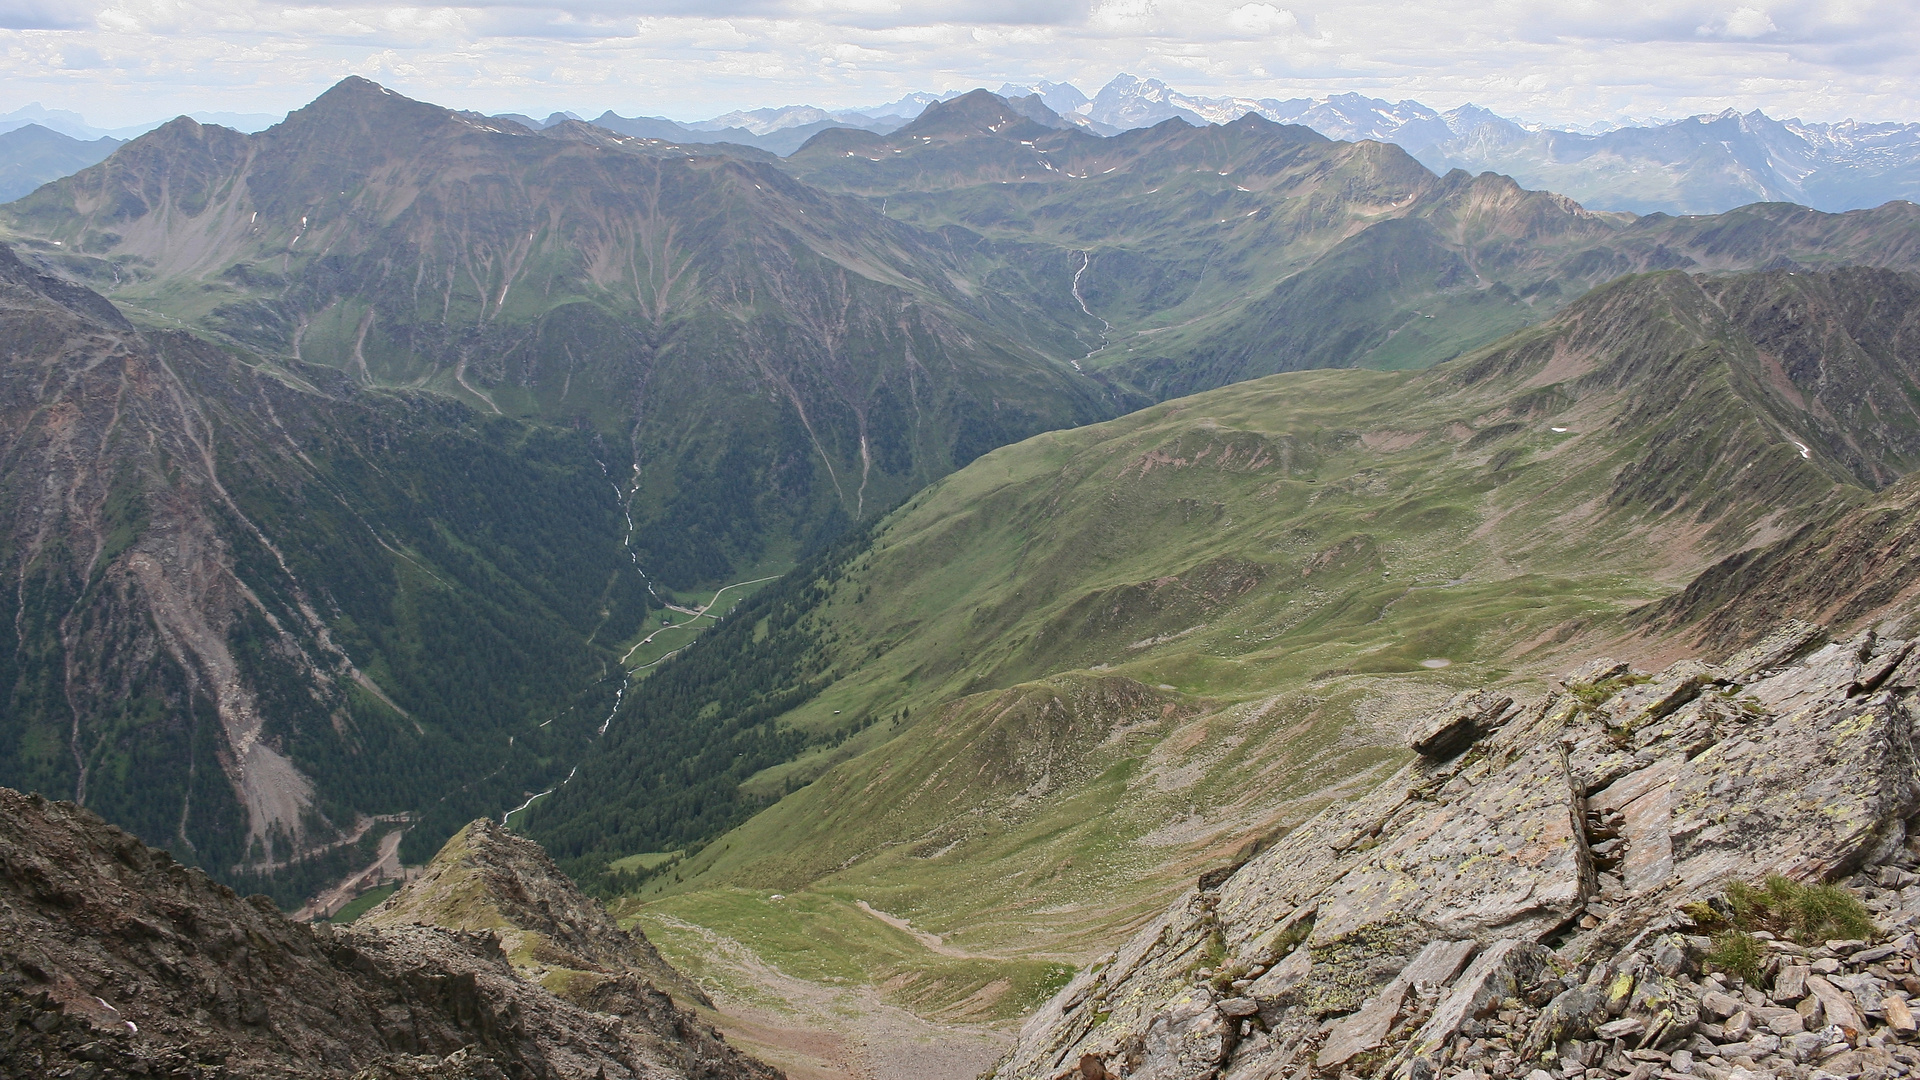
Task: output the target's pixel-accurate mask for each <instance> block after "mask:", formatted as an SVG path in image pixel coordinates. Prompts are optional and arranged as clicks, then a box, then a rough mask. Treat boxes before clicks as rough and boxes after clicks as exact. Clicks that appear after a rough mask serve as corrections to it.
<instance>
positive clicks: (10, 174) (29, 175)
mask: <svg viewBox="0 0 1920 1080" xmlns="http://www.w3.org/2000/svg"><path fill="white" fill-rule="evenodd" d="M120 143H121V140H119V139H116V138H114V137H113V136H111V135H102V136H101V137H100V138H98V139H93V140H90V141H82V140H80V139H76V138H73V137H72V136H70V135H63V134H61V133H60V132H58V131H54V130H53V129H51V128H47V127H43V126H41V125H39V124H28V125H26V126H24V127H17V128H14V129H13V130H11V131H7V132H0V202H11V201H13V200H14V199H17V198H19V197H20V196H22V195H25V194H27V193H29V192H31V191H32V190H33V189H34V188H37V187H39V186H40V185H41V184H45V183H48V182H50V181H54V180H58V179H60V178H61V177H63V176H71V175H73V174H74V173H77V172H79V171H80V170H81V169H84V168H86V167H87V166H89V165H92V164H95V163H96V162H100V161H105V160H106V157H107V155H108V154H111V153H113V152H114V151H115V150H117V149H119V148H120Z"/></svg>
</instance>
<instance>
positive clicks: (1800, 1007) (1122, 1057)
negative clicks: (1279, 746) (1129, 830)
mask: <svg viewBox="0 0 1920 1080" xmlns="http://www.w3.org/2000/svg"><path fill="white" fill-rule="evenodd" d="M1824 642H1825V637H1824V635H1823V634H1822V633H1821V632H1820V631H1819V630H1818V628H1816V627H1812V626H1808V625H1806V624H1793V625H1789V626H1787V627H1785V628H1783V629H1782V630H1781V631H1780V632H1778V633H1776V634H1774V635H1772V636H1770V637H1769V638H1767V639H1765V640H1763V641H1761V642H1760V643H1759V644H1757V645H1755V646H1753V647H1752V648H1750V649H1748V650H1747V651H1746V652H1743V653H1741V654H1739V655H1737V656H1734V657H1732V658H1730V659H1728V660H1727V661H1725V662H1724V663H1722V664H1719V665H1707V664H1703V663H1699V662H1697V661H1684V662H1682V663H1680V664H1677V665H1675V666H1674V667H1672V668H1670V669H1668V670H1667V671H1664V672H1661V673H1659V674H1658V675H1650V674H1647V673H1644V672H1637V671H1634V670H1632V669H1630V668H1629V667H1628V665H1626V664H1621V663H1617V662H1613V661H1606V660H1602V661H1596V662H1594V663H1592V664H1589V665H1587V666H1585V667H1584V668H1582V669H1581V670H1580V671H1578V672H1575V673H1573V674H1571V675H1569V676H1567V677H1566V678H1565V679H1564V680H1563V681H1562V685H1561V686H1560V688H1558V689H1557V690H1555V691H1554V692H1552V693H1550V694H1548V695H1547V696H1546V697H1545V698H1543V699H1541V700H1537V701H1533V702H1531V703H1527V704H1523V705H1513V704H1511V703H1509V702H1506V701H1504V700H1503V699H1502V698H1500V697H1499V696H1494V695H1478V696H1463V697H1461V698H1458V699H1456V700H1455V701H1454V702H1452V703H1450V704H1449V706H1448V707H1447V708H1446V709H1445V710H1442V712H1440V713H1438V714H1435V715H1434V716H1432V717H1429V718H1427V719H1426V720H1425V721H1422V722H1420V723H1418V724H1416V725H1415V731H1414V735H1413V737H1412V741H1413V742H1414V743H1415V744H1418V745H1421V746H1422V747H1423V748H1424V749H1425V751H1426V752H1425V753H1423V755H1422V756H1421V757H1419V758H1418V759H1416V760H1414V761H1412V762H1411V763H1409V764H1408V765H1406V766H1405V767H1404V768H1403V769H1401V770H1400V772H1399V773H1397V774H1396V775H1395V776H1393V777H1392V778H1391V779H1389V780H1388V781H1387V782H1385V783H1383V784H1382V785H1380V786H1379V787H1378V788H1377V789H1375V790H1374V791H1373V792H1372V793H1370V794H1368V795H1366V796H1365V797H1362V798H1360V799H1357V800H1355V801H1352V802H1349V803H1344V804H1340V805H1336V806H1333V807H1329V808H1328V809H1327V810H1325V811H1324V812H1322V813H1321V814H1320V815H1318V816H1317V817H1315V818H1313V819H1311V820H1309V821H1308V822H1306V823H1305V824H1303V825H1302V826H1300V827H1299V828H1298V829H1296V830H1294V831H1293V832H1292V833H1291V834H1289V835H1288V836H1286V837H1285V838H1283V839H1282V840H1280V841H1279V842H1278V843H1277V844H1275V845H1274V846H1273V847H1272V848H1270V849H1268V850H1267V851H1265V852H1263V853H1262V854H1260V855H1258V856H1257V857H1255V858H1254V859H1253V860H1251V861H1249V862H1248V863H1246V864H1245V865H1244V866H1242V867H1240V868H1239V869H1238V870H1237V871H1235V872H1234V873H1232V874H1231V875H1230V876H1226V877H1225V878H1224V879H1223V880H1217V876H1216V875H1209V876H1208V877H1206V878H1203V879H1202V887H1198V888H1195V889H1193V890H1190V891H1189V892H1188V893H1187V894H1186V895H1185V896H1183V897H1182V898H1181V899H1180V900H1179V901H1178V902H1177V903H1175V904H1174V905H1173V906H1172V907H1170V908H1169V909H1168V910H1167V911H1166V913H1165V914H1163V915H1162V916H1161V917H1160V918H1159V919H1158V920H1156V921H1155V922H1154V923H1152V924H1150V925H1148V926H1147V927H1146V928H1144V929H1143V930H1142V931H1140V932H1139V933H1138V934H1136V935H1135V936H1134V937H1133V939H1132V940H1130V941H1129V942H1128V943H1127V944H1126V945H1125V946H1123V947H1121V948H1120V949H1118V950H1116V951H1115V952H1113V953H1111V954H1109V955H1108V956H1106V957H1104V958H1103V959H1102V960H1101V961H1100V962H1098V963H1096V964H1094V965H1091V966H1090V967H1088V968H1087V969H1085V970H1083V971H1082V972H1081V973H1080V974H1079V975H1078V976H1077V977H1076V978H1075V979H1074V980H1073V982H1072V983H1071V984H1070V985H1068V986H1067V987H1066V988H1065V989H1064V990H1063V991H1061V993H1060V994H1059V995H1058V996H1056V997H1055V998H1054V999H1053V1000H1052V1001H1051V1002H1049V1003H1048V1004H1047V1005H1046V1006H1044V1007H1043V1008H1042V1009H1041V1010H1040V1011H1039V1012H1038V1013H1036V1014H1035V1015H1034V1016H1033V1017H1032V1018H1031V1019H1030V1020H1029V1022H1028V1023H1027V1025H1026V1026H1025V1027H1024V1029H1023V1030H1022V1031H1021V1033H1020V1037H1019V1040H1018V1042H1017V1044H1016V1047H1015V1049H1014V1051H1013V1052H1012V1054H1011V1055H1010V1057H1009V1058H1008V1059H1007V1060H1006V1061H1005V1062H1004V1063H1003V1064H1002V1066H1001V1067H1000V1069H999V1071H998V1073H997V1076H998V1077H1000V1078H1001V1080H1055V1078H1058V1077H1061V1076H1063V1075H1064V1074H1065V1072H1066V1071H1068V1070H1071V1069H1078V1070H1080V1071H1081V1072H1082V1074H1083V1075H1089V1076H1091V1075H1093V1074H1095V1073H1100V1074H1111V1075H1116V1076H1127V1077H1153V1078H1155V1080H1211V1078H1213V1077H1215V1076H1222V1075H1224V1076H1226V1077H1230V1078H1234V1080H1239V1078H1245V1080H1254V1078H1265V1077H1279V1076H1288V1077H1295V1078H1306V1077H1311V1076H1316V1075H1318V1076H1334V1075H1351V1076H1356V1077H1358V1076H1382V1077H1384V1076H1394V1077H1400V1078H1412V1080H1426V1078H1430V1077H1434V1076H1436V1075H1444V1076H1455V1075H1466V1074H1468V1073H1469V1072H1471V1073H1473V1074H1474V1075H1477V1076H1479V1077H1486V1076H1488V1075H1491V1076H1494V1077H1510V1076H1523V1075H1529V1074H1530V1070H1533V1069H1535V1068H1541V1069H1544V1070H1547V1071H1546V1072H1532V1073H1531V1074H1530V1080H1547V1078H1550V1077H1569V1078H1571V1077H1576V1076H1582V1075H1588V1076H1605V1075H1617V1076H1632V1077H1635V1078H1636V1080H1648V1078H1649V1077H1651V1076H1653V1075H1654V1074H1656V1073H1659V1074H1661V1075H1665V1076H1671V1077H1685V1076H1688V1075H1692V1076H1697V1077H1703V1078H1708V1080H1720V1078H1722V1077H1734V1076H1739V1075H1741V1073H1740V1070H1743V1069H1744V1070H1747V1072H1748V1074H1749V1075H1753V1074H1767V1073H1772V1074H1777V1075H1794V1076H1801V1077H1805V1076H1809V1075H1816V1076H1817V1075H1819V1074H1818V1073H1817V1072H1815V1070H1816V1069H1817V1068H1824V1069H1825V1070H1826V1071H1827V1072H1828V1073H1830V1074H1833V1075H1841V1076H1864V1075H1868V1071H1869V1070H1873V1069H1878V1070H1880V1071H1879V1072H1878V1073H1876V1074H1873V1075H1877V1076H1880V1077H1885V1076H1887V1075H1890V1074H1893V1073H1900V1074H1903V1075H1904V1074H1905V1073H1907V1072H1908V1071H1910V1068H1911V1067H1914V1066H1920V1055H1916V1054H1914V1053H1913V1052H1911V1051H1909V1050H1908V1049H1906V1047H1905V1046H1904V1045H1903V1044H1902V1043H1901V1042H1900V1040H1901V1039H1902V1038H1905V1037H1907V1036H1910V1035H1912V1034H1913V1031H1914V1021H1913V1018H1912V1016H1911V1012H1912V1009H1913V1008H1914V1007H1915V1006H1914V1004H1913V1003H1912V1002H1911V1001H1910V995H1913V994H1920V979H1916V969H1915V966H1914V965H1915V963H1916V962H1920V955H1917V950H1916V947H1915V941H1914V938H1913V936H1912V935H1911V934H1910V933H1907V932H1908V931H1911V930H1912V929H1913V928H1914V927H1915V926H1916V925H1920V888H1912V887H1911V886H1912V884H1914V883H1920V877H1916V876H1915V875H1914V874H1912V873H1910V872H1909V871H1908V869H1907V868H1908V867H1911V866H1912V865H1913V864H1914V862H1915V856H1914V853H1913V851H1912V849H1911V847H1910V845H1909V844H1908V842H1907V841H1908V825H1909V822H1910V820H1911V819H1913V818H1914V815H1915V814H1916V812H1920V776H1917V775H1916V760H1915V744H1914V740H1915V733H1914V704H1913V698H1914V694H1915V691H1916V689H1917V688H1920V650H1917V649H1916V643H1915V642H1912V641H1906V640H1898V639H1891V638H1882V637H1876V636H1875V635H1874V634H1872V633H1867V634H1863V635H1861V636H1859V637H1856V638H1853V639H1851V640H1848V641H1845V642H1839V643H1831V644H1823V643H1824ZM1462 740H1465V744H1464V745H1460V743H1461V741H1462ZM1763 879H1768V880H1772V881H1775V882H1777V883H1783V884H1781V887H1782V888H1790V887H1792V888H1797V886H1790V885H1788V884H1785V883H1790V882H1829V881H1847V882H1848V883H1849V884H1851V885H1852V886H1854V888H1855V894H1856V895H1859V896H1864V897H1865V898H1866V904H1867V907H1869V908H1871V909H1873V910H1874V912H1875V914H1876V916H1877V918H1878V924H1877V926H1876V929H1875V935H1873V936H1877V937H1886V938H1892V939H1893V940H1891V941H1890V942H1889V943H1888V944H1885V945H1879V946H1874V945H1872V944H1871V943H1870V942H1869V941H1867V940H1865V939H1858V940H1849V941H1837V940H1836V941H1822V940H1803V941H1800V942H1797V943H1796V942H1794V941H1790V940H1786V939H1785V935H1782V936H1776V935H1775V934H1773V933H1770V932H1766V931H1758V932H1756V933H1752V934H1749V933H1747V932H1746V931H1745V930H1738V931H1736V930H1731V929H1729V928H1728V926H1727V925H1725V924H1724V918H1731V917H1733V916H1731V915H1729V914H1727V913H1729V912H1733V911H1735V910H1745V909H1736V907H1730V906H1729V901H1727V900H1725V899H1722V897H1723V895H1725V896H1734V897H1738V896H1744V895H1746V894H1745V893H1742V892H1741V889H1742V886H1743V885H1744V884H1745V883H1752V882H1758V881H1761V880H1763ZM1896 889H1897V891H1896ZM1796 895H1798V894H1796ZM1809 895H1813V894H1809ZM1818 895H1819V896H1821V897H1826V898H1827V899H1826V900H1823V901H1822V902H1823V903H1828V904H1829V905H1831V904H1834V903H1839V901H1835V900H1832V898H1831V896H1830V895H1829V894H1826V893H1820V894H1818ZM1748 914H1751V912H1749V913H1748ZM1741 917H1743V918H1744V917H1746V916H1741ZM1716 926H1717V928H1718V932H1719V933H1721V935H1722V936H1721V937H1720V938H1714V937H1713V936H1711V934H1712V932H1714V931H1715V930H1716ZM1809 933H1811V931H1809ZM1902 934H1906V936H1901V935H1902ZM1740 948H1746V949H1748V951H1749V953H1750V955H1748V954H1738V953H1737V950H1738V949H1740ZM1730 950H1731V951H1730ZM1743 957H1744V958H1743ZM1083 1062H1085V1064H1083Z"/></svg>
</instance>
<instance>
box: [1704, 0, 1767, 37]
mask: <svg viewBox="0 0 1920 1080" xmlns="http://www.w3.org/2000/svg"><path fill="white" fill-rule="evenodd" d="M1779 29H1780V28H1779V27H1777V26H1775V25H1773V18H1772V17H1771V16H1769V15H1768V14H1767V13H1766V12H1765V11H1762V10H1761V9H1759V8H1754V7H1739V8H1734V9H1733V10H1732V11H1729V12H1727V13H1726V15H1725V17H1723V18H1721V19H1718V20H1716V21H1715V22H1713V23H1707V24H1703V25H1702V26H1701V27H1700V28H1699V31H1698V33H1700V34H1701V35H1702V36H1706V35H1710V34H1724V35H1726V36H1727V37H1731V38H1745V39H1751V38H1757V37H1762V36H1764V35H1767V34H1771V33H1775V32H1777V31H1778V30H1779Z"/></svg>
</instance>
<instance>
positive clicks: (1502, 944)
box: [1413, 938, 1546, 1055]
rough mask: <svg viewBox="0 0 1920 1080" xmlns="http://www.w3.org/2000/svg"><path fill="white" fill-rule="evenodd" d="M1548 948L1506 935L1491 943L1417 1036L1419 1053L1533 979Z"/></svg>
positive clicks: (1442, 1039) (1435, 1007)
mask: <svg viewBox="0 0 1920 1080" xmlns="http://www.w3.org/2000/svg"><path fill="white" fill-rule="evenodd" d="M1545 952H1546V950H1544V949H1541V948H1540V947H1539V946H1537V945H1535V944H1533V943H1531V942H1526V941H1516V940H1514V939H1512V938H1502V939H1501V940H1499V941H1496V942H1494V943H1493V944H1492V945H1489V946H1487V948H1486V950H1485V951H1484V952H1482V953H1481V954H1480V955H1479V956H1476V957H1474V960H1473V963H1472V964H1470V965H1468V967H1467V970H1466V971H1465V972H1464V973H1462V974H1461V976H1460V977H1459V978H1458V979H1457V980H1455V982H1454V984H1453V986H1452V987H1451V988H1449V989H1448V991H1447V993H1446V995H1445V996H1443V997H1442V998H1441V999H1440V1000H1439V1002H1438V1003H1436V1004H1435V1005H1434V1007H1433V1015H1431V1016H1429V1017H1428V1018H1427V1022H1426V1023H1425V1024H1423V1025H1422V1026H1421V1028H1420V1031H1419V1033H1418V1034H1416V1035H1415V1036H1414V1037H1413V1045H1414V1052H1415V1053H1416V1054H1421V1055H1425V1054H1430V1053H1432V1052H1433V1051H1434V1050H1436V1049H1438V1048H1439V1047H1440V1045H1441V1044H1442V1043H1444V1042H1445V1041H1446V1040H1448V1039H1450V1038H1452V1037H1453V1036H1454V1035H1455V1034H1456V1033H1457V1032H1459V1030H1460V1025H1461V1024H1463V1023H1465V1022H1466V1021H1467V1020H1469V1019H1471V1018H1473V1017H1477V1016H1480V1015H1483V1014H1484V1013H1486V1012H1487V1011H1488V1010H1490V1009H1492V1008H1493V1007H1494V1006H1495V1005H1497V1004H1499V1003H1500V1001H1502V1000H1503V999H1505V998H1509V997H1512V996H1513V994H1514V992H1515V991H1516V990H1518V989H1519V988H1520V987H1521V986H1522V985H1524V984H1525V983H1526V982H1527V981H1528V980H1530V979H1531V978H1532V977H1533V975H1534V973H1535V972H1537V971H1538V970H1539V969H1540V966H1541V964H1542V963H1543V962H1544V960H1545Z"/></svg>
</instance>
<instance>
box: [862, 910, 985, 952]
mask: <svg viewBox="0 0 1920 1080" xmlns="http://www.w3.org/2000/svg"><path fill="white" fill-rule="evenodd" d="M853 906H854V907H857V908H859V909H860V910H861V911H864V912H866V913H867V914H869V915H871V916H873V917H874V918H876V919H879V920H880V921H881V922H883V923H886V924H887V925H888V926H891V927H893V928H894V929H895V930H899V931H902V932H904V933H908V934H912V935H913V940H915V941H918V942H919V943H920V944H922V945H924V946H926V948H927V950H928V951H930V952H936V953H939V954H940V955H941V956H951V957H953V958H954V959H956V960H1005V959H1006V957H1004V956H993V955H990V954H988V953H975V952H968V951H966V950H965V949H956V948H954V947H953V946H951V945H949V944H947V943H946V942H944V941H942V940H941V939H940V935H939V934H933V933H928V932H927V931H925V930H921V929H919V928H917V927H915V926H914V925H913V924H912V923H910V922H908V921H907V920H905V919H903V918H901V917H900V916H898V915H889V914H887V913H886V912H884V911H881V910H880V909H879V908H877V907H874V906H873V905H872V904H869V903H867V902H866V901H865V900H855V901H854V902H853Z"/></svg>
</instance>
